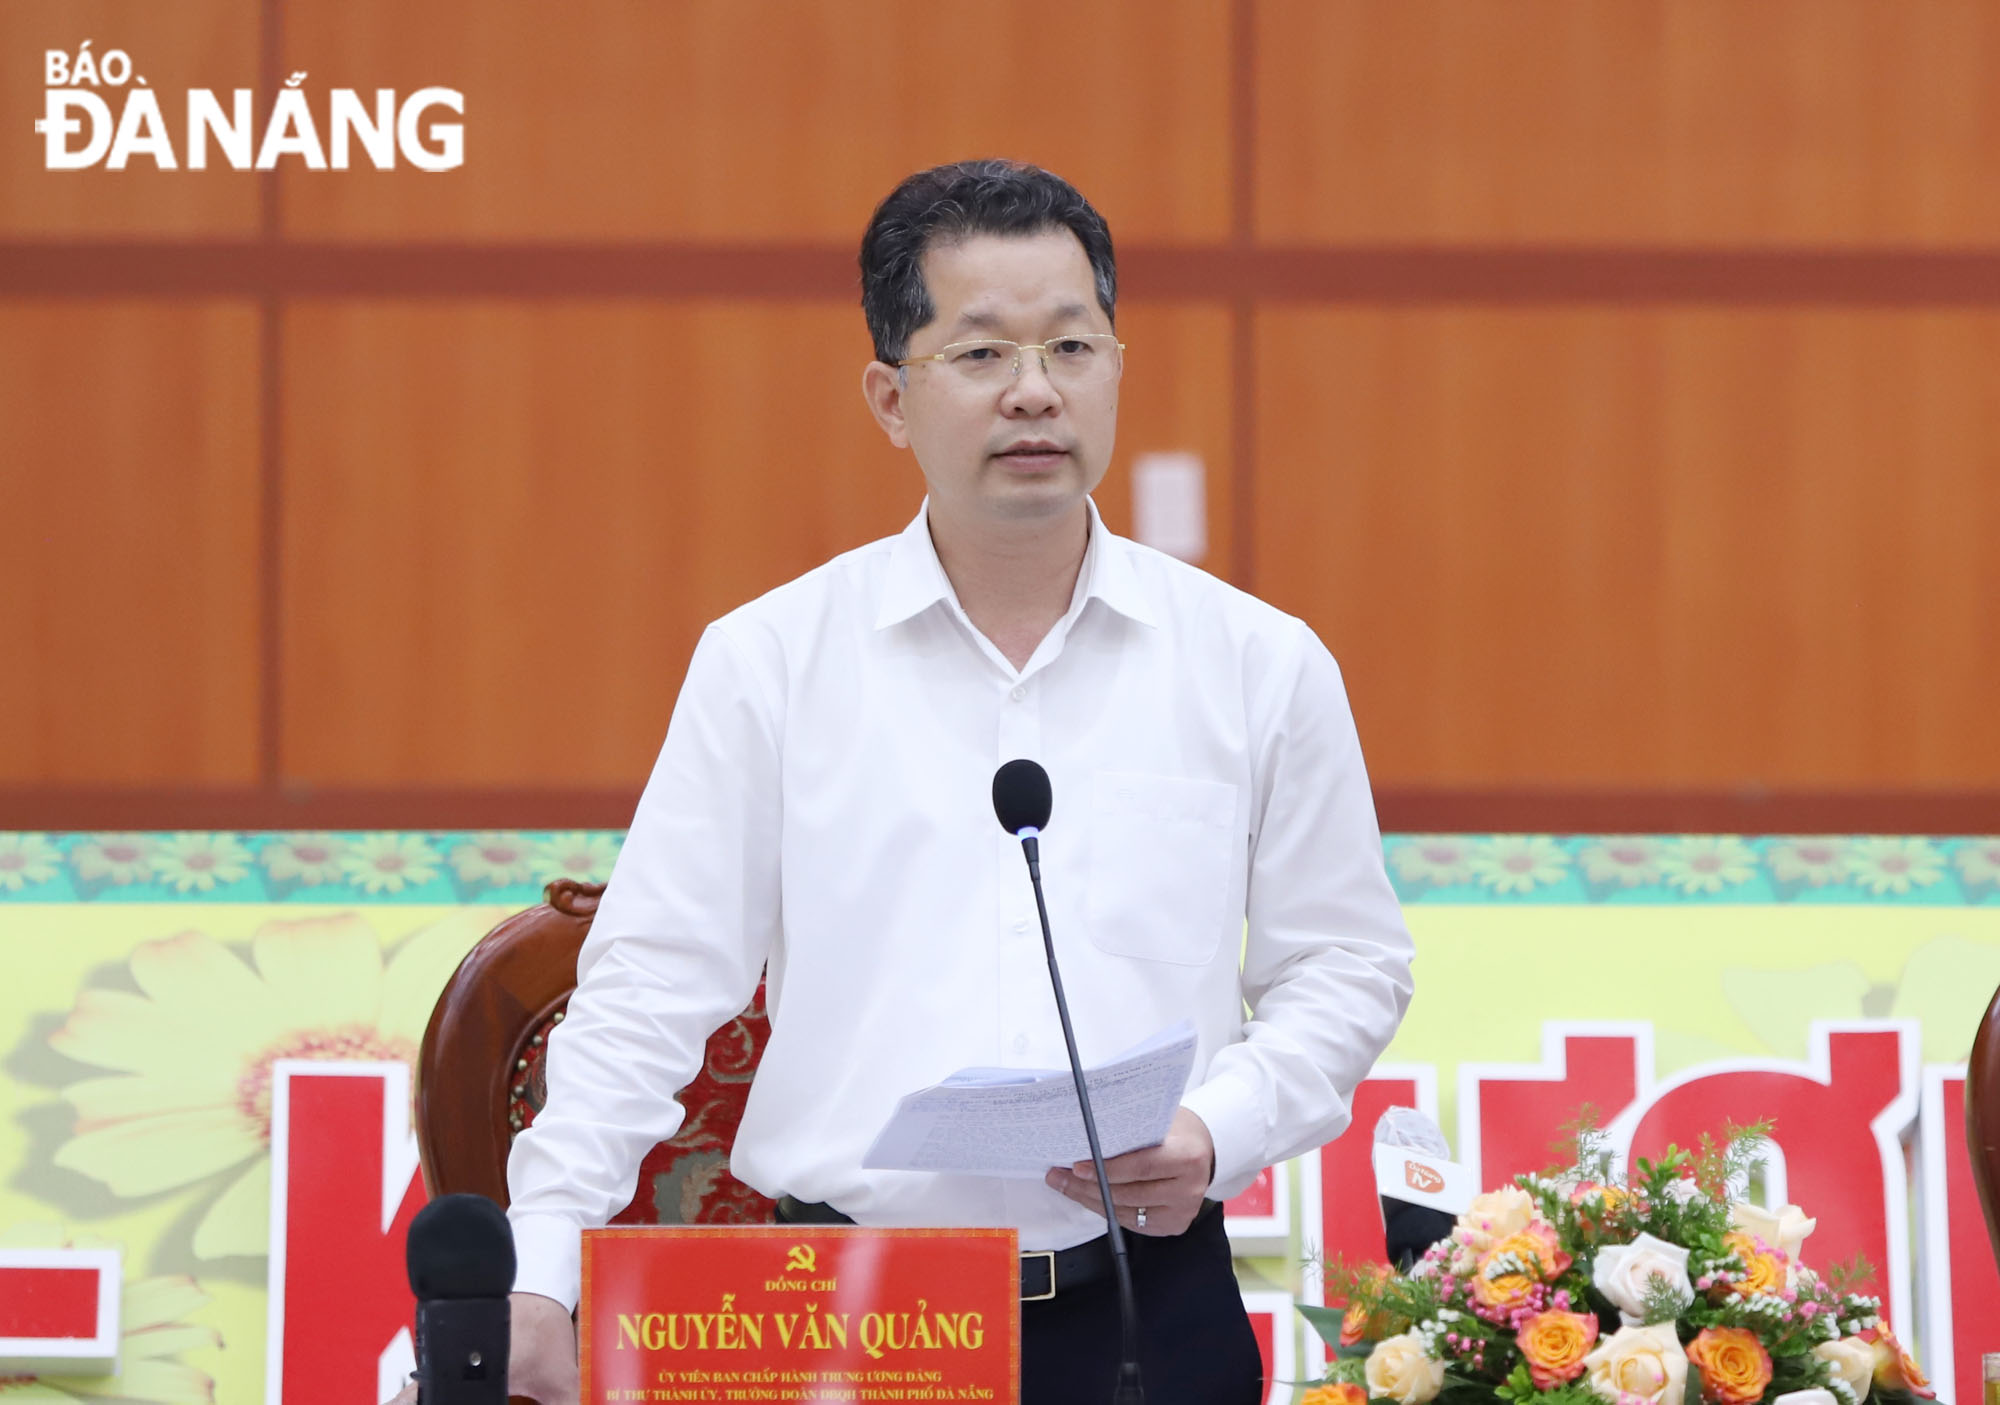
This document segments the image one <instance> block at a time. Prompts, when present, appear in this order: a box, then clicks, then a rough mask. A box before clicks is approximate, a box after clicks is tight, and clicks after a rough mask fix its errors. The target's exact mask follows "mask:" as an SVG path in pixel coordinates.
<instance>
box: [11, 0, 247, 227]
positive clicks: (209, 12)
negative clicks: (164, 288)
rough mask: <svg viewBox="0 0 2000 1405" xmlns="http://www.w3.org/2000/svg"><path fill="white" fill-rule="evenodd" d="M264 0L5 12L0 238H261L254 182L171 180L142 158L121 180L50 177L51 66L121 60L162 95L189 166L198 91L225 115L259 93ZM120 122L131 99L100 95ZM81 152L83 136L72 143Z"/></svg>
mask: <svg viewBox="0 0 2000 1405" xmlns="http://www.w3.org/2000/svg"><path fill="white" fill-rule="evenodd" d="M258 13H259V5H258V3H257V0H175V3H173V4H171V5H134V4H129V3H128V4H118V3H111V0H95V2H94V3H92V2H91V0H84V2H83V3H78V0H34V3H32V4H10V5H0V132H5V133H7V140H5V141H4V142H0V238H17V239H18V238H50V237H55V236H91V237H102V236H106V235H121V236H125V237H130V238H148V239H159V238H176V237H185V236H188V235H214V236H225V235H226V236H235V237H242V236H245V235H250V234H254V233H256V230H257V218H258V216H257V175H256V173H255V172H253V171H233V170H229V169H228V168H226V167H217V168H214V169H210V170H205V171H189V170H185V169H182V170H175V171H162V170H159V169H158V168H157V166H156V165H155V164H154V162H153V160H152V158H150V157H144V156H141V157H137V158H135V159H134V160H133V161H132V162H131V163H130V164H129V166H128V167H127V169H125V170H123V171H111V170H107V169H105V167H103V166H101V165H100V166H97V167H95V168H90V169H85V170H81V171H51V170H48V169H46V168H45V166H44V162H45V160H46V154H45V150H44V145H43V138H42V137H41V135H39V134H38V133H37V132H36V130H35V123H36V122H38V121H40V120H41V119H42V115H43V112H44V110H45V108H44V99H43V93H44V92H45V91H46V89H45V87H44V84H43V78H44V69H43V60H42V55H43V52H44V51H45V50H48V49H62V50H64V51H65V52H67V53H69V54H70V55H72V56H74V55H75V53H76V52H77V49H78V47H79V46H80V45H81V44H82V43H83V41H84V40H86V39H88V40H91V41H92V43H91V52H92V53H93V54H96V55H98V56H99V57H102V55H104V54H105V53H107V52H109V51H110V50H112V49H124V50H125V51H126V52H127V53H128V54H129V55H130V57H131V59H132V63H133V66H134V69H135V71H136V73H137V75H138V76H140V77H143V78H144V79H146V82H147V85H148V86H149V87H151V88H152V89H153V90H154V91H155V92H156V93H157V94H158V95H159V100H160V111H161V114H162V116H163V117H164V118H165V119H166V123H167V127H168V131H169V133H170V134H171V136H172V139H173V143H174V150H175V152H176V153H177V156H178V157H182V158H184V157H185V155H186V141H185V137H186V119H187V106H186V104H187V99H186V97H185V94H186V92H187V90H188V89H189V88H213V89H215V90H216V92H217V93H218V94H221V95H223V103H224V107H225V109H226V108H227V106H228V98H227V94H228V92H229V91H230V90H231V89H233V88H239V87H244V88H255V87H256V86H257V46H258V39H259V34H260V32H261V31H260V27H259V23H258ZM98 92H99V94H100V95H101V96H103V97H104V98H105V99H106V101H107V103H108V104H109V106H110V109H111V114H112V117H113V119H114V120H116V118H117V116H118V114H119V113H120V112H121V111H122V110H123V107H122V103H123V90H121V89H116V88H101V89H99V90H98ZM69 140H70V143H71V147H72V149H76V148H80V147H81V146H82V145H83V136H82V134H75V135H72V136H71V137H70V139H69Z"/></svg>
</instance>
